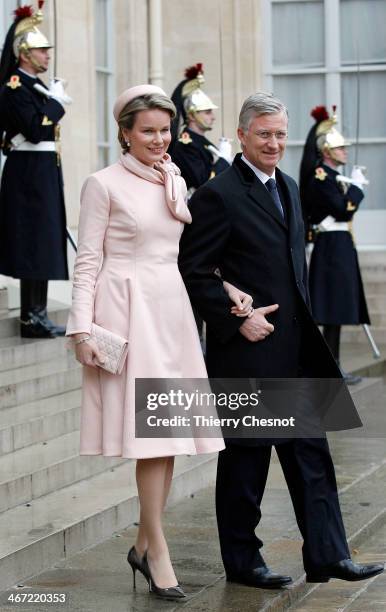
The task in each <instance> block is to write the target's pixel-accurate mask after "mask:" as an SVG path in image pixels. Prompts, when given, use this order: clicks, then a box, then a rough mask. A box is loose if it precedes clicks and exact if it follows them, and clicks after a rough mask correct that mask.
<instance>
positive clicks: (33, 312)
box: [20, 279, 56, 338]
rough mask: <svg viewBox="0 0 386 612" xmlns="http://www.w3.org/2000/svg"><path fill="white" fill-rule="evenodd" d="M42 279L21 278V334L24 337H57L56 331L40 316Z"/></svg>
mask: <svg viewBox="0 0 386 612" xmlns="http://www.w3.org/2000/svg"><path fill="white" fill-rule="evenodd" d="M39 283H40V281H36V280H31V279H20V306H21V312H20V335H21V337H22V338H56V334H55V332H54V331H53V330H52V329H51V328H50V327H49V326H47V325H46V324H45V321H44V319H42V318H41V317H40V316H39V311H40V310H41V303H40V287H39Z"/></svg>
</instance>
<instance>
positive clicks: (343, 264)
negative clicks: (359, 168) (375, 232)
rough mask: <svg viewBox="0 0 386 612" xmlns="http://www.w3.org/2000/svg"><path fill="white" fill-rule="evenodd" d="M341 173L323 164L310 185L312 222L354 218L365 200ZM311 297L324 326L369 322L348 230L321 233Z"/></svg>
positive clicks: (313, 260) (312, 271)
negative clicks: (342, 179)
mask: <svg viewBox="0 0 386 612" xmlns="http://www.w3.org/2000/svg"><path fill="white" fill-rule="evenodd" d="M337 175H338V172H337V171H336V170H334V169H332V168H330V167H329V166H325V165H322V166H320V168H319V169H317V171H316V172H315V175H314V177H313V178H312V179H311V180H310V182H309V184H308V190H309V193H308V194H307V199H308V201H309V202H311V223H313V224H315V225H317V224H319V223H320V222H321V221H323V219H324V218H325V217H327V216H329V215H330V216H332V217H334V219H335V220H336V221H351V219H352V218H353V215H354V214H355V213H356V211H357V210H358V207H359V204H360V202H361V201H362V199H363V197H364V196H363V191H362V190H361V189H359V188H358V187H356V186H355V185H350V186H349V188H348V189H347V190H346V189H345V188H343V186H341V184H339V183H338V182H337V180H336V177H337ZM309 276H310V296H311V303H312V312H313V315H314V318H315V320H316V321H317V322H318V323H319V324H321V325H358V324H359V323H370V318H369V314H368V310H367V304H366V298H365V294H364V290H363V283H362V277H361V273H360V269H359V264H358V254H357V251H356V248H355V244H354V241H353V238H352V235H351V233H350V232H349V231H327V232H319V233H318V234H317V236H316V241H315V245H314V249H313V252H312V255H311V263H310V274H309Z"/></svg>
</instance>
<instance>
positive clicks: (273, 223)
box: [179, 155, 341, 444]
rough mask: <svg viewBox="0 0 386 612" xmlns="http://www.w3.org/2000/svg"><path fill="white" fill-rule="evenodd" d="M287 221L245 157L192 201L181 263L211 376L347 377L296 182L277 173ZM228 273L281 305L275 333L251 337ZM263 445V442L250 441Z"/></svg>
mask: <svg viewBox="0 0 386 612" xmlns="http://www.w3.org/2000/svg"><path fill="white" fill-rule="evenodd" d="M276 180H277V183H278V187H279V191H280V192H281V195H282V198H283V199H284V202H285V208H286V220H283V218H282V217H281V215H280V213H279V211H278V209H277V208H276V207H275V205H274V203H273V200H272V197H271V195H270V193H269V192H268V190H267V189H266V187H265V186H264V185H263V183H262V182H261V181H259V179H258V178H257V177H256V176H255V174H254V172H253V171H252V170H251V169H250V168H249V167H248V166H247V165H246V164H245V163H244V162H243V161H242V159H241V156H240V155H237V156H236V158H235V161H234V163H233V165H232V166H231V167H230V168H229V169H228V170H226V171H225V172H223V173H222V174H221V175H219V176H218V177H215V178H214V179H212V180H211V181H210V182H209V183H207V184H206V185H204V186H203V187H201V188H200V189H198V190H197V191H196V192H195V193H194V194H193V196H192V198H191V201H190V210H191V213H192V218H193V221H192V224H191V225H187V226H186V227H185V229H184V232H183V235H182V238H181V243H180V258H179V265H180V270H181V273H182V276H183V278H184V281H185V284H186V286H187V290H188V293H189V296H190V298H191V301H192V304H193V306H194V307H195V308H197V310H198V312H199V313H200V315H201V316H202V318H203V319H204V320H205V321H206V323H207V368H208V374H209V376H210V377H217V378H220V377H224V378H229V377H231V378H249V377H252V378H255V377H261V378H274V377H278V378H295V377H298V376H307V377H314V378H341V374H340V371H339V369H338V367H337V365H336V363H335V360H334V358H333V357H332V355H331V353H330V351H329V349H328V347H327V345H326V343H325V341H324V339H323V337H322V335H321V334H320V332H319V330H318V327H317V325H316V324H315V323H314V321H313V319H312V316H311V313H310V310H309V298H308V288H307V267H306V260H305V249H304V226H303V220H302V213H301V207H300V201H299V194H298V188H297V185H296V183H295V181H294V180H293V179H292V178H291V177H289V176H287V175H286V174H284V173H283V172H280V170H279V169H277V170H276ZM217 268H218V269H219V270H220V272H221V276H222V278H224V279H225V280H227V281H229V282H231V283H233V284H234V285H235V286H236V287H238V288H240V289H242V290H244V291H246V292H247V293H249V294H250V295H252V297H253V306H254V307H255V308H258V307H260V306H268V305H270V304H276V303H277V304H279V309H278V310H277V311H276V312H275V313H273V314H271V315H269V316H268V317H267V318H268V320H269V321H270V322H271V323H272V324H273V325H274V327H275V330H274V332H273V333H272V334H270V335H269V336H268V337H267V338H266V339H265V340H263V341H260V342H250V341H248V340H247V339H246V338H244V336H242V335H241V334H240V333H239V331H238V328H239V327H240V325H241V324H242V323H243V321H244V320H243V319H241V318H238V317H235V316H234V315H232V314H231V313H230V308H231V306H232V303H231V302H230V300H229V298H228V296H227V294H226V293H225V291H224V289H223V286H222V279H221V278H220V277H219V276H218V274H216V269H217ZM245 443H248V444H259V443H260V441H259V440H248V442H245Z"/></svg>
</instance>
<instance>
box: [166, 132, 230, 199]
mask: <svg viewBox="0 0 386 612" xmlns="http://www.w3.org/2000/svg"><path fill="white" fill-rule="evenodd" d="M210 145H211V146H214V145H213V144H212V143H211V142H210V140H208V139H207V138H205V136H202V135H201V134H196V132H193V131H192V130H190V129H189V128H186V129H185V130H184V131H183V132H182V134H181V136H180V137H179V139H178V140H177V141H176V143H175V144H174V145H173V148H172V151H171V157H172V160H173V161H174V163H175V164H176V165H177V166H178V167H179V169H180V170H181V174H182V176H183V178H184V179H185V182H186V186H187V188H188V190H189V189H191V188H193V189H198V187H200V186H201V185H203V184H204V183H206V182H207V181H208V180H209V179H210V178H213V177H214V176H216V175H217V174H220V172H223V171H224V170H226V169H227V168H229V164H228V162H227V161H226V160H225V159H223V158H222V157H220V158H219V159H218V160H217V161H216V162H215V163H214V161H213V155H212V153H211V152H210V151H209V149H208V146H210Z"/></svg>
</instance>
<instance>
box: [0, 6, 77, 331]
mask: <svg viewBox="0 0 386 612" xmlns="http://www.w3.org/2000/svg"><path fill="white" fill-rule="evenodd" d="M41 20H42V14H41V11H38V12H36V13H34V14H33V13H32V11H31V9H30V7H24V8H23V9H22V10H21V11H19V12H17V14H16V20H15V22H14V24H13V25H12V26H11V28H10V31H9V33H8V35H7V38H6V42H5V45H4V48H3V54H2V58H1V65H0V82H1V88H0V117H1V133H2V135H3V138H2V149H3V152H4V154H5V155H6V156H7V158H6V162H5V165H4V170H3V175H2V181H1V191H0V273H1V274H5V275H6V276H13V277H14V278H19V279H20V297H21V317H20V328H21V336H22V337H27V338H31V337H32V338H50V337H55V336H57V335H64V331H65V330H64V328H63V327H59V326H55V325H54V324H53V323H52V322H51V321H50V320H49V319H48V317H47V290H48V280H49V279H52V280H66V279H68V268H67V252H66V214H65V206H64V194H63V179H62V171H61V165H60V150H59V125H58V122H59V120H60V119H61V118H62V117H63V115H64V113H65V111H64V107H63V105H64V104H65V103H68V102H69V101H70V99H69V98H68V96H66V94H65V93H64V89H63V86H62V84H61V83H60V82H59V81H58V82H56V83H54V84H53V85H52V86H51V89H50V90H48V89H47V87H46V86H45V85H44V83H43V82H42V81H41V80H40V79H39V78H38V74H40V73H43V72H45V71H46V70H47V68H48V63H49V59H50V58H49V49H50V47H51V45H50V44H49V42H48V41H47V39H46V38H45V36H44V35H43V34H42V33H41V32H40V31H39V30H38V28H37V27H36V25H37V24H38V23H40V22H41Z"/></svg>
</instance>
